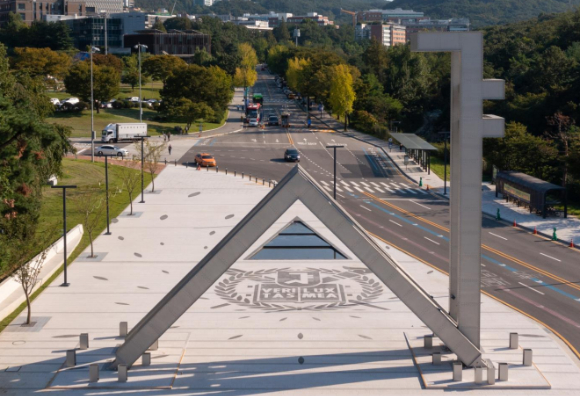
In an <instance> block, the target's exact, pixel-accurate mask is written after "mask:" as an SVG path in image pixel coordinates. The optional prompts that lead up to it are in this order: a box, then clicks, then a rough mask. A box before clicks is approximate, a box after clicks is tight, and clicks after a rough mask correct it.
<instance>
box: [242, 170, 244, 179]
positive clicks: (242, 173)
mask: <svg viewBox="0 0 580 396" xmlns="http://www.w3.org/2000/svg"><path fill="white" fill-rule="evenodd" d="M242 180H244V172H242Z"/></svg>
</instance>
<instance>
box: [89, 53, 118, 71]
mask: <svg viewBox="0 0 580 396" xmlns="http://www.w3.org/2000/svg"><path fill="white" fill-rule="evenodd" d="M93 63H94V64H95V65H97V66H110V67H112V68H113V69H115V70H116V71H117V73H119V74H121V72H123V61H122V60H121V59H119V57H118V56H115V55H112V54H107V55H105V54H93Z"/></svg>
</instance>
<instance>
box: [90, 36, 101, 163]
mask: <svg viewBox="0 0 580 396" xmlns="http://www.w3.org/2000/svg"><path fill="white" fill-rule="evenodd" d="M97 51H99V49H98V48H96V47H94V46H93V45H92V44H91V48H90V55H91V162H95V98H94V90H93V52H97Z"/></svg>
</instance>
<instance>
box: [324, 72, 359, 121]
mask: <svg viewBox="0 0 580 396" xmlns="http://www.w3.org/2000/svg"><path fill="white" fill-rule="evenodd" d="M355 99H356V94H355V92H354V83H353V78H352V74H351V72H350V69H349V67H348V66H347V65H336V66H333V70H332V80H331V82H330V91H329V99H328V101H329V103H330V106H331V107H332V111H334V113H336V114H337V115H338V116H341V117H343V116H344V130H345V131H346V117H347V115H348V114H349V113H350V112H351V111H352V105H353V103H354V100H355Z"/></svg>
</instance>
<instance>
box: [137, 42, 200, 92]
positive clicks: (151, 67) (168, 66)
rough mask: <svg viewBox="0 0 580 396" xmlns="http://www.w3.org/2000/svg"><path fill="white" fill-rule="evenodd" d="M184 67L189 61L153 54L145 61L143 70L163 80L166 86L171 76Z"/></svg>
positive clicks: (151, 76)
mask: <svg viewBox="0 0 580 396" xmlns="http://www.w3.org/2000/svg"><path fill="white" fill-rule="evenodd" d="M204 52H205V51H204ZM196 53H197V52H196ZM182 67H187V63H186V62H185V61H184V60H183V59H181V58H178V57H177V56H173V55H153V56H150V57H148V58H147V59H145V60H144V61H143V63H142V65H141V71H142V72H143V74H144V75H146V76H148V77H150V78H152V79H153V80H155V81H161V82H163V85H164V86H165V82H166V81H167V79H168V78H169V76H171V75H172V74H173V73H174V72H175V71H176V70H177V69H179V68H182Z"/></svg>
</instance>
